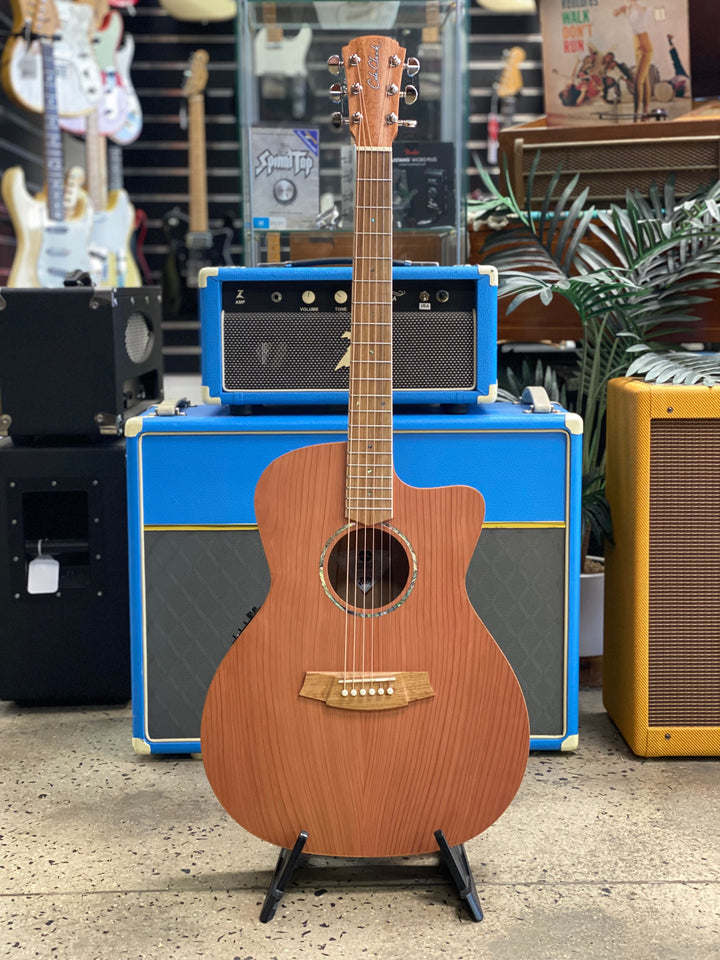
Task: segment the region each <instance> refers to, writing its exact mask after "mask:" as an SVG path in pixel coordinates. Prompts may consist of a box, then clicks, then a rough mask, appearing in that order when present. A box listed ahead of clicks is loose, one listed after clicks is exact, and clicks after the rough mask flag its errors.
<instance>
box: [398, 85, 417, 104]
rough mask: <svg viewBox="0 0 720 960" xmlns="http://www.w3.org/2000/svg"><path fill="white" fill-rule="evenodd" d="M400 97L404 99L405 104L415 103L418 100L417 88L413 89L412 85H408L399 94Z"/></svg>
mask: <svg viewBox="0 0 720 960" xmlns="http://www.w3.org/2000/svg"><path fill="white" fill-rule="evenodd" d="M400 96H401V97H404V99H405V103H407V104H411V103H415V101H416V100H417V98H418V92H417V87H413V85H412V84H410V83H409V84H408V85H407V86H406V87H405V89H404V90H402V91H401V92H400Z"/></svg>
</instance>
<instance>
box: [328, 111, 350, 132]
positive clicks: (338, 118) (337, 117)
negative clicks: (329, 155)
mask: <svg viewBox="0 0 720 960" xmlns="http://www.w3.org/2000/svg"><path fill="white" fill-rule="evenodd" d="M330 122H331V123H332V125H333V126H334V127H335V129H336V130H339V129H340V127H341V126H342V125H343V124H344V123H350V121H349V120H346V119H345V117H343V115H342V114H341V113H340V112H339V111H338V113H334V114H333V115H332V116H331V117H330Z"/></svg>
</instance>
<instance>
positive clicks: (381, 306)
mask: <svg viewBox="0 0 720 960" xmlns="http://www.w3.org/2000/svg"><path fill="white" fill-rule="evenodd" d="M352 304H353V307H352V325H351V336H352V349H351V356H350V395H349V418H348V455H347V479H346V487H345V489H346V508H345V512H346V516H347V517H348V518H349V519H350V520H355V521H357V522H359V523H364V524H373V523H379V522H381V521H383V520H389V519H390V518H391V517H392V513H393V504H392V485H393V457H392V150H391V149H390V148H389V147H358V149H357V178H356V192H355V235H354V245H353V280H352Z"/></svg>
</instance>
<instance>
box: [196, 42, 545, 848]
mask: <svg viewBox="0 0 720 960" xmlns="http://www.w3.org/2000/svg"><path fill="white" fill-rule="evenodd" d="M404 59H405V50H404V49H403V48H402V47H400V46H399V45H398V44H397V42H395V41H394V40H392V39H390V38H388V37H384V36H368V37H361V38H358V39H356V40H353V41H352V42H351V43H349V44H348V45H347V46H346V47H345V48H344V49H343V51H342V61H340V58H338V57H335V58H331V60H334V62H335V64H337V63H339V62H342V63H343V64H344V66H345V75H346V87H347V90H348V94H349V109H348V114H349V126H350V132H351V134H352V136H353V139H354V141H355V146H356V151H355V152H356V157H357V165H356V166H357V174H356V213H355V234H354V244H353V280H352V320H351V338H352V353H351V360H350V392H349V420H348V440H347V442H342V443H324V444H319V445H316V446H311V447H305V448H301V449H297V450H294V451H291V452H290V453H287V454H285V455H283V456H281V457H279V458H278V459H277V460H275V461H274V462H273V463H271V464H270V465H269V466H268V467H267V468H266V470H265V471H264V473H263V474H262V476H261V478H260V480H259V482H258V485H257V489H256V494H255V513H256V518H257V523H258V527H259V530H260V534H261V537H262V542H263V547H264V549H265V553H266V557H267V560H268V565H269V567H270V572H271V586H270V591H269V593H268V596H267V598H266V600H265V603H264V604H263V606H262V607H261V608H260V610H259V611H258V612H257V613H256V615H255V616H254V617H253V618H252V619H251V621H250V623H249V625H248V626H247V627H246V628H245V630H244V631H243V632H242V633H241V635H240V636H239V637H238V639H237V640H236V642H235V643H234V644H233V646H232V647H231V649H230V650H229V652H228V653H227V655H226V656H225V658H224V659H223V661H222V662H221V664H220V666H219V667H218V670H217V672H216V674H215V676H214V678H213V680H212V682H211V684H210V687H209V690H208V695H207V699H206V701H205V707H204V711H203V717H202V730H201V746H202V756H203V761H204V764H205V770H206V773H207V776H208V779H209V781H210V784H211V786H212V788H213V790H214V792H215V794H216V795H217V797H218V799H219V800H220V803H221V804H222V805H223V807H224V808H225V810H226V811H227V812H228V813H229V814H230V816H232V817H233V818H234V819H235V820H237V821H238V823H240V824H241V825H242V826H243V827H244V828H245V829H247V830H249V831H250V832H251V833H253V834H255V835H256V836H258V837H260V838H262V839H263V840H266V841H269V842H270V843H273V844H277V845H278V846H280V847H283V848H285V850H288V849H291V848H293V847H294V846H295V845H296V842H297V841H298V839H299V838H300V837H301V835H302V834H307V839H306V840H305V841H304V842H305V847H304V850H305V852H307V853H313V854H322V855H332V856H351V857H356V856H357V857H386V856H400V855H412V854H421V853H429V852H433V851H434V852H437V850H438V845H439V844H440V839H439V837H438V832H442V833H443V834H444V837H445V839H446V840H447V843H448V844H451V845H452V846H453V847H454V846H456V845H459V844H462V843H464V842H465V841H467V840H468V839H470V838H471V837H474V836H476V835H477V834H478V833H480V832H482V831H483V830H485V828H486V827H488V826H489V825H490V824H491V823H493V822H494V820H496V819H497V818H498V817H499V816H500V814H501V813H502V812H503V811H504V810H505V808H506V807H507V806H508V804H509V803H510V801H511V800H512V798H513V796H514V795H515V793H516V791H517V789H518V787H519V785H520V781H521V780H522V777H523V772H524V770H525V766H526V762H527V757H528V748H529V727H528V716H527V710H526V707H525V701H524V699H523V695H522V692H521V690H520V686H519V683H518V681H517V679H516V677H515V674H514V673H513V671H512V669H511V668H510V666H509V664H508V662H507V660H506V659H505V657H504V655H503V654H502V652H501V651H500V648H499V647H498V646H497V644H496V643H495V641H494V640H493V638H492V636H491V635H490V633H489V632H488V630H487V628H486V627H485V626H484V624H483V623H482V621H481V620H480V618H479V616H478V615H477V613H476V612H475V610H474V609H473V608H472V606H471V604H470V602H469V600H468V596H467V591H466V588H465V576H466V572H467V567H468V565H469V562H470V559H471V556H472V554H473V551H474V549H475V545H476V542H477V539H478V536H479V534H480V530H481V527H482V523H483V516H484V501H483V498H482V496H481V494H480V493H479V492H478V491H477V490H474V489H472V488H470V487H448V488H439V489H418V488H414V487H410V486H408V485H407V484H405V483H403V482H402V481H401V480H400V479H399V478H398V477H397V475H396V474H395V472H394V468H393V457H392V447H393V414H392V408H393V394H392V361H391V356H392V296H393V288H392V223H393V210H392V141H393V139H394V137H395V135H396V133H397V129H398V126H399V125H401V124H403V123H405V124H408V123H409V121H402V120H398V116H397V112H398V103H399V99H400V97H401V96H402V94H401V93H400V85H401V83H402V71H403V61H404ZM416 65H417V61H415V63H413V61H412V60H411V61H410V62H409V63H408V65H407V66H408V68H409V69H408V72H411V69H412V70H414V68H415V66H416ZM411 94H412V96H411ZM415 94H416V91H415V90H414V88H412V87H408V88H407V89H406V91H405V96H406V99H407V100H408V102H411V100H412V99H414V96H415Z"/></svg>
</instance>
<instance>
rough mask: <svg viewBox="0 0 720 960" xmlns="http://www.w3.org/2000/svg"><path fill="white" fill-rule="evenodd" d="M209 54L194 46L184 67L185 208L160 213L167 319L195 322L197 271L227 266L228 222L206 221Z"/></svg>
mask: <svg viewBox="0 0 720 960" xmlns="http://www.w3.org/2000/svg"><path fill="white" fill-rule="evenodd" d="M208 59H209V57H208V54H207V51H206V50H196V51H195V53H194V54H193V55H192V57H191V58H190V63H189V64H188V68H187V70H186V71H185V82H184V84H183V96H185V97H186V98H187V107H188V167H189V178H188V197H189V203H188V209H189V215H188V214H185V213H184V212H183V211H182V210H180V209H179V208H178V207H174V208H173V209H172V210H169V211H168V212H167V213H166V214H165V216H164V217H163V230H164V232H165V238H166V240H167V244H168V254H167V257H166V259H165V264H164V266H163V273H162V291H163V316H164V317H165V319H174V318H188V319H194V320H197V312H198V303H197V286H198V274H199V273H200V270H201V269H202V268H203V267H220V266H230V265H231V264H232V260H231V258H230V244H231V243H232V238H233V228H232V225H231V224H230V223H228V222H226V224H225V226H224V227H220V228H219V229H215V230H211V229H210V227H209V223H208V199H207V166H206V156H205V97H204V91H205V87H206V85H207V79H208V70H207V64H208Z"/></svg>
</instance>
